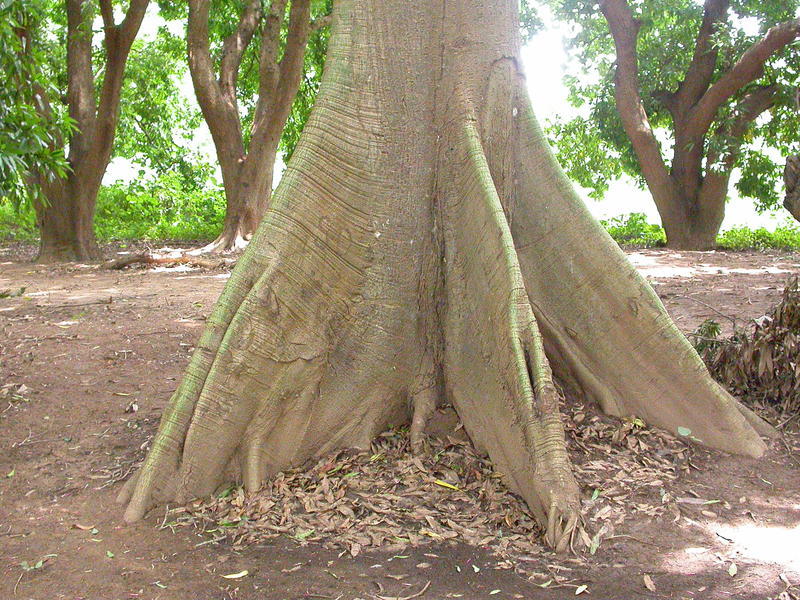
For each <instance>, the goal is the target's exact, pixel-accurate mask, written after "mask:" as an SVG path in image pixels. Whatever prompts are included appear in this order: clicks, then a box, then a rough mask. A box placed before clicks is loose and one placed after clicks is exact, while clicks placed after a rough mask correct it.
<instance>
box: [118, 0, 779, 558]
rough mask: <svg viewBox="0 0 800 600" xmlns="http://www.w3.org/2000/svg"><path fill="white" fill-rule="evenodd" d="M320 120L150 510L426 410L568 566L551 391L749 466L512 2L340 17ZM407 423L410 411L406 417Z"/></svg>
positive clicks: (178, 407)
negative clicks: (559, 144) (605, 197)
mask: <svg viewBox="0 0 800 600" xmlns="http://www.w3.org/2000/svg"><path fill="white" fill-rule="evenodd" d="M334 13H335V16H334V30H333V34H332V37H331V47H330V51H329V55H328V65H327V66H326V69H325V74H324V76H323V82H322V86H321V89H320V93H319V97H318V99H317V103H316V106H315V108H314V111H313V113H312V114H311V117H310V119H309V122H308V124H307V126H306V128H305V130H304V131H303V134H302V136H301V140H300V142H299V143H298V145H297V148H296V150H295V152H294V154H293V156H292V160H291V162H290V164H289V166H288V168H287V171H286V173H285V175H284V176H283V178H282V180H281V183H280V185H279V186H278V188H277V190H276V193H275V194H274V197H273V200H272V202H271V204H270V207H269V209H268V210H267V212H266V215H265V217H264V219H263V221H262V223H261V226H260V227H259V229H258V232H257V233H256V235H255V237H254V238H253V240H252V241H251V242H250V244H249V245H248V247H247V249H246V251H245V252H244V254H243V255H242V257H241V258H240V259H239V261H238V262H237V265H236V268H235V270H234V271H233V273H232V274H231V277H230V279H229V281H228V283H227V285H226V288H225V291H224V292H223V294H222V296H221V298H220V300H219V302H218V303H217V305H216V307H215V308H214V310H213V312H212V314H211V315H210V317H209V319H208V322H207V327H206V330H205V332H204V333H203V335H202V337H201V339H200V340H199V342H198V344H197V350H196V351H195V353H194V356H193V357H192V360H191V363H190V365H189V367H188V371H187V374H186V376H185V377H184V379H183V381H182V383H181V385H180V387H179V388H178V390H177V391H176V392H175V395H174V396H173V398H172V400H171V401H170V404H169V406H168V408H167V410H166V412H165V414H164V416H163V418H162V421H161V425H160V427H159V431H158V433H157V434H156V437H155V438H154V440H153V443H152V446H151V449H150V452H149V455H148V457H147V458H146V460H145V462H144V464H143V465H142V467H141V469H140V470H139V472H138V473H137V474H136V476H135V477H134V478H132V479H131V480H130V481H129V482H128V483H127V484H126V486H125V488H124V490H123V491H122V493H121V494H120V500H121V501H122V502H126V503H127V504H128V507H127V510H126V515H125V516H126V519H128V520H129V521H131V520H136V519H139V518H141V517H142V515H143V514H144V512H145V511H146V510H147V509H148V508H149V507H150V506H152V505H153V503H155V502H158V501H164V500H178V501H181V500H187V499H189V498H192V497H196V496H200V495H206V494H210V493H212V492H213V491H214V490H215V489H216V488H217V486H218V485H220V484H221V483H223V482H226V481H228V480H229V479H230V478H236V477H240V478H241V479H242V480H243V481H244V484H245V487H246V489H247V490H255V489H258V488H259V487H260V485H261V484H262V482H263V481H264V478H265V477H268V476H269V475H271V474H274V473H275V472H277V471H279V470H281V469H283V468H287V467H290V466H292V465H299V464H302V463H303V462H304V461H306V460H307V459H309V458H310V457H312V456H317V455H319V454H324V453H326V452H328V451H331V450H333V449H335V448H342V447H362V448H364V447H369V444H370V442H371V440H372V439H373V438H374V437H375V436H376V435H377V434H379V433H380V432H382V431H383V430H385V429H386V428H387V427H388V426H390V425H392V424H400V423H404V422H409V421H410V422H411V429H410V438H411V443H412V447H414V448H419V447H420V446H421V445H422V444H423V442H424V439H423V436H422V433H423V430H424V428H425V422H426V420H427V418H428V416H429V415H430V414H431V412H432V411H433V409H434V407H435V404H436V403H437V401H438V399H439V398H446V399H447V400H448V401H451V402H452V404H453V406H454V407H455V408H456V410H457V412H458V414H459V416H460V418H461V419H462V422H463V423H464V426H465V429H466V430H467V432H468V433H469V436H470V438H471V439H472V441H473V443H474V444H475V445H476V446H477V447H478V448H480V449H482V450H486V451H487V452H488V453H489V455H490V456H491V458H492V461H493V462H494V465H495V467H496V469H497V470H498V471H499V472H500V473H501V474H502V475H503V478H504V481H505V482H506V483H507V484H508V485H509V486H510V487H511V488H512V489H513V490H515V491H516V492H518V493H520V494H521V495H522V496H523V497H524V498H525V500H526V501H527V503H528V505H529V506H530V508H531V511H532V513H533V514H534V515H535V516H536V518H537V519H538V520H539V521H540V523H542V525H543V527H544V528H545V529H546V531H547V540H548V541H549V543H550V544H551V545H552V546H553V547H554V548H556V549H557V550H565V549H566V548H567V547H568V545H569V543H570V539H571V536H572V534H573V532H574V531H575V528H576V526H577V523H578V519H579V513H580V500H581V499H580V491H579V489H578V486H577V484H576V482H575V479H574V476H573V474H572V468H571V465H570V462H569V457H568V454H567V451H566V443H565V439H564V430H563V426H562V422H561V417H560V414H559V395H558V391H557V387H556V386H555V385H554V375H555V377H556V378H557V379H558V381H560V382H561V384H562V386H563V388H564V389H566V390H567V391H568V393H569V394H570V395H571V396H573V397H574V398H576V399H577V400H581V401H591V402H597V403H599V405H600V406H601V407H602V408H603V409H604V410H605V411H606V412H608V413H610V414H613V415H617V416H626V417H630V416H632V415H635V416H637V417H639V418H642V419H644V420H645V421H646V422H648V423H650V424H653V425H657V426H660V427H664V428H666V429H668V430H670V431H673V432H678V433H680V432H683V434H684V435H687V433H686V432H689V433H690V434H691V435H692V436H693V438H692V439H695V440H698V441H702V443H704V444H707V445H709V446H715V447H718V448H722V449H725V450H729V451H734V452H740V453H743V454H748V455H751V456H760V455H761V454H762V453H763V452H764V450H765V448H766V446H765V444H764V442H763V441H762V440H761V439H760V438H759V435H758V432H763V433H766V432H767V431H769V429H768V428H767V427H766V426H765V425H764V424H763V422H761V421H759V419H758V417H755V416H754V415H753V414H752V413H751V412H749V411H748V410H747V409H745V408H744V407H743V406H741V405H740V404H739V403H738V402H737V401H736V400H734V399H733V398H732V397H731V396H730V395H729V394H728V393H727V392H725V391H724V390H723V389H722V387H721V386H719V384H717V383H716V382H714V381H713V380H712V379H711V377H710V376H709V374H708V371H707V370H706V369H705V367H704V365H703V363H702V361H701V360H700V358H699V357H698V356H697V354H696V353H695V351H694V350H693V348H692V347H691V345H690V344H689V343H688V341H687V340H686V338H685V337H684V336H683V335H682V334H681V333H680V331H679V330H678V329H677V328H676V327H675V325H674V324H673V323H672V322H671V321H670V319H669V316H668V315H667V313H666V311H665V310H664V307H663V306H662V304H661V302H660V301H659V300H658V298H657V296H656V295H655V293H654V292H653V290H652V289H651V288H650V287H649V285H648V284H647V283H646V282H645V281H644V279H643V278H642V277H641V276H639V275H638V274H637V272H636V270H635V269H634V268H633V266H632V265H631V264H630V263H628V262H627V260H626V258H625V255H624V254H623V253H622V251H621V250H620V249H619V247H618V246H617V245H616V244H615V243H614V242H613V241H612V240H611V239H610V238H609V237H608V235H607V234H605V233H604V232H603V230H602V229H601V227H600V225H599V224H598V223H597V222H596V221H595V220H594V219H593V218H592V217H591V215H590V214H589V212H588V211H587V210H586V208H585V206H584V205H583V203H582V202H581V201H580V199H579V198H578V197H577V196H576V195H575V194H574V192H573V190H572V188H571V186H570V184H569V182H568V181H567V180H566V178H565V177H564V176H563V173H562V172H561V170H560V168H559V166H558V163H557V162H556V161H555V160H554V158H553V157H552V155H551V154H550V151H549V148H548V147H547V143H546V141H545V140H544V136H543V135H542V132H541V130H540V129H539V127H538V125H537V123H536V120H535V118H534V117H533V113H532V110H531V107H530V104H529V101H528V96H527V88H526V85H525V81H524V75H523V73H522V72H521V70H520V69H521V67H520V60H519V46H520V39H519V33H518V31H519V26H518V23H519V13H518V2H517V1H516V0H448V1H447V2H444V3H442V2H441V0H420V1H418V2H412V3H406V2H386V1H385V0H337V2H336V4H335V10H334ZM410 407H413V414H412V411H411V410H410Z"/></svg>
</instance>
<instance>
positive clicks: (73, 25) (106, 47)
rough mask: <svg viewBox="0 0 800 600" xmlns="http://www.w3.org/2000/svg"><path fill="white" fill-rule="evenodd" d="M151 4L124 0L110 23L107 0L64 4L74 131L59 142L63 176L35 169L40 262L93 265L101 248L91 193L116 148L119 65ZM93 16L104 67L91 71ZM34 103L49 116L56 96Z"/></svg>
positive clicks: (71, 0)
mask: <svg viewBox="0 0 800 600" xmlns="http://www.w3.org/2000/svg"><path fill="white" fill-rule="evenodd" d="M148 4H149V0H130V4H129V6H128V10H127V12H126V13H125V17H124V18H123V20H122V21H121V22H120V23H116V22H115V20H114V7H113V5H112V2H111V0H98V2H97V5H95V4H94V3H93V2H92V1H91V0H66V2H65V5H66V16H67V34H66V35H67V41H66V46H67V52H66V58H67V93H66V103H67V105H68V109H69V116H70V117H71V119H72V120H73V123H74V125H75V129H74V131H73V132H72V134H71V135H70V136H69V137H68V138H64V137H60V138H59V139H58V140H57V145H60V146H61V147H62V148H63V149H64V151H65V152H66V153H67V163H68V164H69V172H68V173H67V176H66V177H64V178H60V177H54V176H52V175H51V174H50V173H47V172H44V171H39V172H38V173H36V174H35V175H34V177H35V180H36V183H38V185H39V186H40V188H41V190H42V191H43V193H44V200H43V201H41V200H39V201H35V202H34V208H35V209H36V220H37V224H38V226H39V233H40V245H39V257H38V260H39V261H42V262H53V261H71V260H94V259H98V258H100V250H99V248H98V246H97V241H96V239H95V235H94V212H95V205H96V203H97V193H98V191H99V190H100V184H101V182H102V180H103V175H104V174H105V172H106V168H107V167H108V163H109V161H110V160H111V153H112V150H113V148H114V135H115V132H116V127H117V122H118V120H119V112H120V111H119V102H120V93H121V89H122V78H123V76H124V72H125V63H126V62H127V59H128V54H129V53H130V49H131V45H132V44H133V41H134V39H135V38H136V34H137V33H138V31H139V27H140V26H141V24H142V20H143V19H144V14H145V10H146V9H147V5H148ZM98 8H99V13H100V16H101V19H102V23H103V48H102V52H101V53H100V54H101V56H102V60H103V64H102V67H101V68H99V69H98V71H99V72H100V73H101V75H100V76H98V77H97V79H99V81H96V72H95V69H94V66H93V65H94V63H95V60H96V56H95V48H93V45H92V25H93V22H94V19H95V16H96V15H97V12H98ZM36 100H37V105H38V106H39V108H40V110H41V111H43V112H44V113H45V114H49V113H50V112H51V111H52V109H51V103H52V102H55V101H57V99H54V98H49V97H47V94H45V93H42V94H40V95H39V96H38V97H37V99H36Z"/></svg>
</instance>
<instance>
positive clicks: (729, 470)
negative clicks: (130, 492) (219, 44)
mask: <svg viewBox="0 0 800 600" xmlns="http://www.w3.org/2000/svg"><path fill="white" fill-rule="evenodd" d="M26 253H28V254H26ZM29 253H30V249H29V248H26V247H17V248H10V249H5V250H0V292H1V291H3V290H6V289H7V290H10V291H11V292H12V294H13V293H16V292H19V288H22V287H24V288H25V290H24V292H23V293H22V294H21V295H16V296H12V297H7V298H2V299H0V386H5V387H4V389H5V390H6V391H5V392H4V394H5V395H4V396H2V397H0V449H1V450H0V599H13V598H22V599H26V598H36V599H56V598H64V599H70V600H77V599H82V598H85V599H130V598H148V599H149V598H153V599H156V598H158V599H163V600H167V599H181V600H183V599H198V600H206V599H208V600H211V599H228V598H241V599H251V598H252V599H255V598H259V599H268V600H269V599H275V600H278V599H287V600H288V599H299V598H317V599H331V600H333V599H336V598H340V599H341V600H352V599H356V598H362V599H364V600H367V599H374V598H378V599H379V600H380V599H381V598H412V597H419V598H422V599H423V600H430V599H441V598H467V599H473V598H497V599H507V598H547V599H558V598H572V597H575V596H576V593H577V595H578V596H584V597H587V598H592V597H593V598H620V599H621V598H676V599H677V598H720V599H722V598H726V599H727V598H776V599H777V598H782V599H787V600H788V599H791V598H797V597H800V596H799V595H800V549H799V548H800V453H798V451H797V450H798V449H797V437H794V436H785V437H784V438H782V439H780V440H778V441H776V442H774V443H773V446H772V448H771V450H770V453H769V454H768V455H767V456H766V457H765V458H763V459H761V460H759V461H755V460H749V459H742V458H739V457H732V456H728V455H724V454H721V453H716V452H707V451H703V450H697V451H695V452H694V454H693V455H692V457H691V460H690V461H689V464H688V466H687V467H686V469H684V470H682V471H681V473H682V474H681V475H680V477H679V478H678V479H677V481H674V482H672V483H670V484H669V493H668V494H667V495H666V496H665V495H664V493H663V492H662V495H661V499H660V500H659V496H658V494H659V491H658V486H653V487H652V488H650V487H648V488H647V489H642V490H640V495H639V497H637V500H636V502H635V503H634V502H633V501H630V507H629V508H630V510H628V511H627V512H626V517H625V519H624V520H622V521H621V522H619V523H618V524H617V526H616V529H615V532H614V535H613V536H611V537H608V538H607V539H604V540H603V541H602V543H601V544H600V546H599V548H597V549H596V552H595V554H593V555H592V554H588V553H584V554H580V555H578V556H571V557H566V558H564V557H556V556H554V555H552V554H549V553H547V552H546V551H545V550H544V549H543V548H542V549H540V550H539V552H537V553H535V555H532V556H529V557H527V558H526V559H525V560H526V563H527V566H528V569H527V571H528V573H530V572H534V573H535V574H536V575H535V576H531V577H529V576H525V575H521V574H519V573H517V572H515V570H514V569H513V568H508V565H499V564H498V560H497V558H496V557H495V556H493V555H492V554H491V552H490V550H489V544H487V545H486V546H485V547H475V546H468V545H465V544H455V545H449V544H446V543H443V542H438V543H432V544H430V545H426V546H421V547H418V548H408V549H407V550H404V551H402V552H401V553H396V552H384V551H380V550H367V551H364V552H362V553H360V554H358V556H356V557H355V558H353V557H352V556H351V555H350V553H348V552H342V551H337V550H335V549H333V550H332V549H325V548H323V547H321V546H320V545H318V544H315V543H307V542H303V541H301V540H297V539H291V538H289V537H284V538H279V539H278V540H276V541H273V542H271V543H269V544H262V545H258V546H251V547H247V548H243V549H242V548H238V547H237V546H233V545H230V544H225V543H221V544H212V543H209V536H208V535H202V534H201V533H200V532H197V531H195V530H193V529H191V528H186V527H179V528H174V527H169V526H167V525H166V523H168V521H167V519H166V513H165V509H164V508H161V509H157V510H154V511H153V512H152V513H151V514H150V515H149V516H148V517H147V518H146V519H145V520H144V521H143V522H141V523H138V524H136V525H133V526H126V525H124V524H123V522H122V520H121V513H122V510H121V508H120V507H119V506H118V505H116V504H115V503H114V498H115V496H116V494H117V492H118V490H119V488H120V485H121V483H120V482H121V481H122V480H123V479H125V478H126V477H127V476H128V475H129V474H130V472H131V470H132V468H133V466H134V465H135V463H136V462H137V461H138V460H140V459H141V457H142V456H143V454H144V449H145V448H146V444H147V442H148V439H149V438H150V436H151V435H152V434H153V432H154V430H155V427H156V426H157V424H158V419H159V416H160V414H161V412H162V410H163V408H164V406H165V404H166V402H167V400H168V399H169V396H170V394H171V392H172V391H173V390H174V388H175V387H176V385H177V382H178V380H179V378H180V376H181V374H182V371H183V369H184V367H185V365H186V363H187V361H188V358H189V356H190V353H191V350H192V346H193V343H194V341H195V340H196V339H197V337H198V335H199V334H200V332H201V330H202V328H203V324H204V319H205V317H206V315H207V314H208V313H209V310H210V309H211V307H212V304H213V302H214V301H215V299H216V297H217V296H218V294H219V292H220V291H221V289H222V286H223V285H224V283H225V280H226V278H227V273H226V272H225V271H204V270H197V269H188V268H185V267H183V268H173V269H169V268H159V269H150V270H144V269H132V270H128V271H122V272H112V271H104V270H98V269H95V268H91V267H87V266H57V267H48V266H39V265H34V264H32V263H30V262H25V261H24V259H25V258H26V257H27V256H28V255H29ZM630 255H631V258H632V260H633V261H634V262H635V263H636V264H637V266H638V267H639V268H640V269H641V270H642V272H643V273H644V274H645V275H646V276H647V277H648V278H649V279H650V280H651V281H652V282H653V283H654V284H655V289H656V290H657V292H658V293H659V294H660V295H661V297H662V298H663V300H664V302H665V304H666V306H667V308H668V309H669V311H670V313H671V314H672V315H673V317H674V318H675V320H676V321H677V323H678V325H679V326H680V327H681V329H682V330H684V331H687V332H688V331H691V330H693V329H694V328H695V327H696V326H697V325H698V324H699V323H701V322H702V321H703V320H705V319H706V318H709V317H710V318H714V319H715V320H717V321H719V322H720V323H721V324H722V325H723V326H727V327H728V328H730V327H731V326H732V322H733V320H736V321H738V322H739V323H740V324H743V323H746V322H747V320H748V319H752V318H756V317H759V316H760V315H762V314H764V313H765V312H766V311H767V310H768V309H769V308H770V307H771V306H772V305H773V304H774V303H776V302H777V301H778V300H779V297H780V293H781V291H782V288H783V283H784V281H785V280H786V278H787V277H788V276H789V275H791V274H794V273H798V272H800V255H795V254H783V253H755V252H744V253H739V252H737V253H722V252H713V253H690V252H683V253H674V252H669V251H665V250H643V251H632V252H631V253H630ZM20 386H24V387H20ZM134 404H135V405H136V410H135V411H134V406H133V405H134ZM576 414H577V413H576V411H575V410H572V411H571V412H569V416H568V420H570V422H568V423H567V426H568V427H571V428H580V427H582V424H581V423H573V422H571V420H572V419H573V417H576ZM575 420H577V417H576V418H575ZM652 451H653V452H657V451H658V448H653V449H652ZM610 468H612V470H611V471H609V476H610V477H612V478H613V476H614V472H613V466H612V467H610ZM621 473H622V472H621V471H620V473H618V476H620V477H621V475H620V474H621ZM666 485H667V484H666V483H665V486H666ZM584 491H585V492H586V496H587V503H590V502H592V501H593V500H591V499H590V498H591V496H592V490H591V489H586V490H584ZM665 498H666V499H665ZM668 498H672V499H673V500H674V499H675V498H678V499H679V500H678V501H677V502H674V501H673V502H671V503H669V505H668V506H669V510H667V509H664V510H655V511H654V510H649V509H648V508H647V507H653V506H657V505H658V504H661V503H662V502H663V503H664V506H665V507H666V506H667V499H668ZM681 498H682V499H683V502H681V501H680V499H681ZM648 503H649V504H648ZM169 522H171V521H169ZM40 561H41V562H40ZM23 563H24V564H23ZM244 570H247V571H248V574H247V575H246V576H243V577H241V578H237V579H228V578H225V577H223V576H224V575H230V574H237V573H241V572H242V571H244ZM548 581H549V582H550V583H547V582H548ZM429 582H430V583H429ZM420 592H422V593H420Z"/></svg>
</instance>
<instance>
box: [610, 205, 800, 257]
mask: <svg viewBox="0 0 800 600" xmlns="http://www.w3.org/2000/svg"><path fill="white" fill-rule="evenodd" d="M600 223H601V224H602V225H603V227H605V228H606V231H608V233H609V234H610V235H611V237H612V238H614V241H616V242H617V243H618V244H619V245H620V246H623V247H625V246H633V247H637V248H652V247H658V246H664V245H665V244H666V242H667V236H666V234H665V233H664V229H663V228H662V227H661V226H660V225H654V224H653V223H648V222H647V217H646V216H645V215H644V214H643V213H631V214H628V215H622V216H619V217H614V218H613V219H608V220H603V221H600ZM717 247H718V248H719V249H720V250H770V249H776V250H800V226H782V227H778V228H776V229H775V231H769V230H768V229H765V228H763V227H759V228H758V229H750V228H749V227H734V228H733V229H728V230H727V231H723V232H722V233H720V234H719V235H718V236H717Z"/></svg>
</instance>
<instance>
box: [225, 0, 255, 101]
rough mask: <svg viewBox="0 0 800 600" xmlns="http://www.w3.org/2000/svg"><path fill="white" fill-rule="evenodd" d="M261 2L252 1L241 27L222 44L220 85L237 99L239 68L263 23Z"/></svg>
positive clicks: (242, 16)
mask: <svg viewBox="0 0 800 600" xmlns="http://www.w3.org/2000/svg"><path fill="white" fill-rule="evenodd" d="M261 16H262V11H261V0H252V1H251V2H250V4H248V5H247V6H246V7H245V9H244V10H243V11H242V15H241V17H240V18H239V25H238V27H237V28H236V31H234V32H233V33H232V34H231V35H229V36H228V37H226V38H225V40H224V41H223V42H222V58H221V59H220V67H219V84H220V89H221V92H222V93H223V94H224V95H226V96H230V97H232V98H234V102H235V98H236V81H237V79H238V77H239V67H240V65H241V64H242V55H243V54H244V51H245V50H246V49H247V46H248V45H249V44H250V40H252V39H253V34H254V33H255V31H256V28H258V24H259V23H260V22H261Z"/></svg>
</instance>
